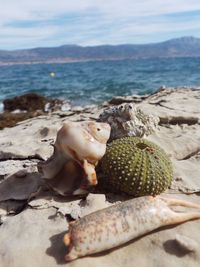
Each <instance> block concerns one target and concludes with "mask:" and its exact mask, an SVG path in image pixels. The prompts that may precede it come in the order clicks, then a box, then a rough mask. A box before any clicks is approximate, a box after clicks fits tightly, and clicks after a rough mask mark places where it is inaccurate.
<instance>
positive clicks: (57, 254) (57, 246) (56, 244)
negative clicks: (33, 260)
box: [46, 232, 67, 264]
mask: <svg viewBox="0 0 200 267" xmlns="http://www.w3.org/2000/svg"><path fill="white" fill-rule="evenodd" d="M65 233H66V232H62V233H60V234H56V235H53V236H52V237H50V241H51V246H50V247H49V248H47V250H46V254H47V255H49V256H51V257H54V258H55V260H56V262H57V264H66V261H65V255H66V254H67V248H66V246H65V245H64V243H63V236H64V235H65Z"/></svg>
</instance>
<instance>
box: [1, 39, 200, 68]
mask: <svg viewBox="0 0 200 267" xmlns="http://www.w3.org/2000/svg"><path fill="white" fill-rule="evenodd" d="M199 56H200V38H195V37H182V38H177V39H171V40H168V41H165V42H160V43H151V44H137V45H136V44H124V45H100V46H85V47H83V46H78V45H63V46H60V47H48V48H47V47H46V48H45V47H44V48H33V49H23V50H13V51H6V50H0V64H20V63H50V62H72V61H91V60H119V59H135V58H156V57H159V58H160V57H199Z"/></svg>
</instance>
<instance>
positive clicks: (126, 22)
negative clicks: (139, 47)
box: [0, 0, 200, 50]
mask: <svg viewBox="0 0 200 267" xmlns="http://www.w3.org/2000/svg"><path fill="white" fill-rule="evenodd" d="M0 6H1V9H0V49H3V50H13V49H24V48H33V47H51V46H60V45H64V44H78V45H82V46H93V45H102V44H113V45H116V44H125V43H129V44H141V43H152V42H160V41H165V40H168V39H171V38H178V37H182V36H195V37H200V0H0Z"/></svg>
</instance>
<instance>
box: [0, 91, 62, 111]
mask: <svg viewBox="0 0 200 267" xmlns="http://www.w3.org/2000/svg"><path fill="white" fill-rule="evenodd" d="M62 103H63V101H61V100H59V99H49V98H47V97H45V96H42V95H39V94H36V93H28V94H24V95H21V96H16V97H14V98H11V99H5V100H4V101H3V104H4V110H5V111H10V112H11V111H14V110H25V111H29V112H31V111H36V110H41V111H44V112H45V111H46V108H47V107H46V105H47V104H49V107H48V108H49V110H54V109H58V108H59V109H60V108H61V105H62Z"/></svg>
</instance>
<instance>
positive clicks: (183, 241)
mask: <svg viewBox="0 0 200 267" xmlns="http://www.w3.org/2000/svg"><path fill="white" fill-rule="evenodd" d="M175 241H176V243H177V245H178V246H179V247H180V248H181V249H183V250H184V251H185V252H188V253H190V252H195V251H197V250H198V247H199V245H198V244H197V242H196V241H195V240H193V239H191V238H189V237H187V236H183V235H179V234H176V236H175Z"/></svg>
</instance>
